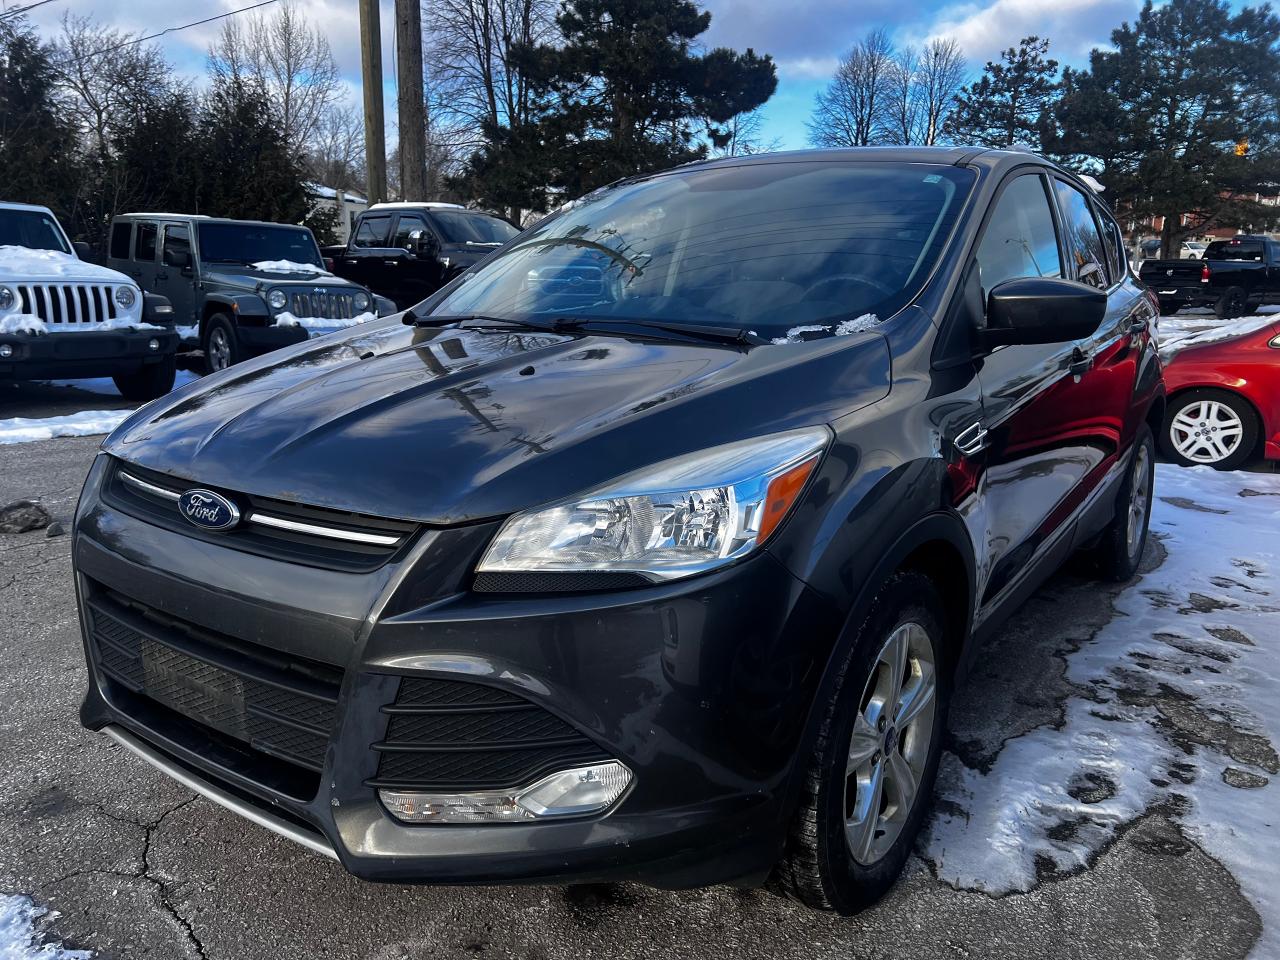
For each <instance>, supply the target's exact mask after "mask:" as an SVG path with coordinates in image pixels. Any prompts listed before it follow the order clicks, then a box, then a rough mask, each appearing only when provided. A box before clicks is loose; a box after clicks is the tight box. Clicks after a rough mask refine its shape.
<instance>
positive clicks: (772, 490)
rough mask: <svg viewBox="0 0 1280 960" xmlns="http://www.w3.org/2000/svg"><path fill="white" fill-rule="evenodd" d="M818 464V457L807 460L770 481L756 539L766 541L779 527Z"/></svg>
mask: <svg viewBox="0 0 1280 960" xmlns="http://www.w3.org/2000/svg"><path fill="white" fill-rule="evenodd" d="M817 465H818V458H817V457H814V458H813V459H812V460H806V461H805V462H804V463H802V464H800V465H799V466H797V467H792V468H791V469H790V470H788V471H787V472H786V473H782V474H779V475H778V476H776V477H774V478H773V480H772V481H770V483H769V492H768V493H766V494H765V497H764V512H763V513H762V514H761V516H760V532H759V533H758V534H757V535H756V539H757V540H758V541H759V542H760V543H764V542H765V541H766V540H768V539H769V535H770V534H771V533H773V531H774V530H776V529H777V528H778V524H780V523H781V522H782V518H783V517H785V516H786V515H787V514H788V513H790V512H791V505H792V504H794V503H795V502H796V498H797V497H799V496H800V491H801V490H803V489H804V482H805V481H806V480H808V479H809V474H811V473H813V468H814V467H816V466H817Z"/></svg>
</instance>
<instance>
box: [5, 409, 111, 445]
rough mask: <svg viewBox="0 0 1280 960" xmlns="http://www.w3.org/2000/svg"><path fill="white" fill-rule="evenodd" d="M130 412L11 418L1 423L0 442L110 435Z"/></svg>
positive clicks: (84, 412) (91, 412) (102, 411)
mask: <svg viewBox="0 0 1280 960" xmlns="http://www.w3.org/2000/svg"><path fill="white" fill-rule="evenodd" d="M131 413H133V411H132V410H81V411H79V412H77V413H69V414H66V415H65V416H61V417H11V418H9V419H8V420H0V443H30V442H31V441H33V440H50V439H52V438H54V437H91V436H96V435H97V434H100V433H110V432H111V431H112V430H114V429H115V428H116V427H118V426H120V424H121V423H123V422H124V419H125V417H127V416H129V414H131Z"/></svg>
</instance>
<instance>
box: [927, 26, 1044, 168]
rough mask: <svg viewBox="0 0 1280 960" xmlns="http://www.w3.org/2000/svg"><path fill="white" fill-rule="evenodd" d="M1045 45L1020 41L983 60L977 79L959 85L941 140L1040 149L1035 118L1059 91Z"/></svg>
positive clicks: (1028, 39) (1036, 40) (1031, 39)
mask: <svg viewBox="0 0 1280 960" xmlns="http://www.w3.org/2000/svg"><path fill="white" fill-rule="evenodd" d="M1048 52H1049V41H1048V40H1042V39H1040V38H1039V37H1024V38H1023V39H1022V40H1021V41H1020V42H1019V43H1018V46H1017V47H1016V48H1014V47H1010V48H1009V49H1008V50H1005V51H1004V52H1003V53H1002V54H1000V61H999V62H995V61H990V60H988V61H987V65H986V67H985V68H984V70H983V72H982V77H981V78H980V79H979V80H978V81H977V82H976V83H973V84H970V85H968V86H966V87H962V88H961V89H960V92H959V93H958V94H957V95H956V105H955V109H954V110H953V111H952V113H951V115H950V116H949V117H948V119H947V124H946V134H945V135H946V137H947V139H949V140H951V141H953V142H955V143H959V144H974V145H977V146H983V147H996V148H1000V147H1012V146H1017V145H1022V146H1027V147H1031V148H1032V149H1034V150H1038V149H1039V148H1040V118H1041V116H1042V115H1043V114H1044V112H1045V110H1046V109H1047V108H1048V107H1049V106H1050V105H1051V104H1052V102H1053V100H1054V98H1055V97H1056V96H1057V92H1058V82H1057V74H1058V61H1057V60H1050V59H1046V57H1045V54H1047V53H1048Z"/></svg>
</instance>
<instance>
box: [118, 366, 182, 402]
mask: <svg viewBox="0 0 1280 960" xmlns="http://www.w3.org/2000/svg"><path fill="white" fill-rule="evenodd" d="M177 375H178V364H177V361H176V360H175V359H174V357H173V356H168V357H165V358H164V359H163V360H161V361H160V362H159V363H149V364H147V365H146V366H144V367H141V368H140V369H138V370H137V371H136V372H135V373H122V374H117V375H116V376H114V377H112V378H111V379H112V380H113V381H114V382H115V385H116V389H117V390H119V391H120V396H122V397H124V398H125V399H126V400H142V401H146V400H154V399H155V398H156V397H163V396H164V395H165V394H166V393H168V392H169V391H170V390H172V389H173V381H174V378H175V377H176V376H177Z"/></svg>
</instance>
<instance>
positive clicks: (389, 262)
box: [382, 260, 400, 267]
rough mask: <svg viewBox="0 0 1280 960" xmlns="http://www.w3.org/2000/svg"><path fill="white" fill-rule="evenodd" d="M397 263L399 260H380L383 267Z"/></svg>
mask: <svg viewBox="0 0 1280 960" xmlns="http://www.w3.org/2000/svg"><path fill="white" fill-rule="evenodd" d="M399 264H400V261H399V260H383V261H382V265H383V266H384V267H395V266H399Z"/></svg>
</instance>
